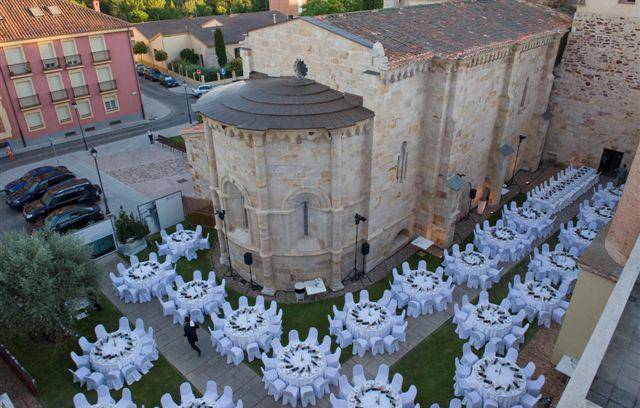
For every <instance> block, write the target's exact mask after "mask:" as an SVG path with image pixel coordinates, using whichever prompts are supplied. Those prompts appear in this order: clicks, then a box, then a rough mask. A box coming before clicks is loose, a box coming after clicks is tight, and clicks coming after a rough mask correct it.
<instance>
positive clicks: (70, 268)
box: [0, 232, 99, 338]
mask: <svg viewBox="0 0 640 408" xmlns="http://www.w3.org/2000/svg"><path fill="white" fill-rule="evenodd" d="M98 274H99V269H98V267H97V265H96V264H95V263H94V262H93V260H92V259H91V252H90V250H89V249H88V248H87V247H86V246H84V245H83V244H82V243H81V242H80V241H78V240H77V239H76V238H73V237H71V236H64V237H62V236H60V235H58V234H56V233H36V234H34V235H33V236H32V235H28V234H26V233H24V232H13V233H8V234H6V235H5V237H4V242H2V244H1V245H0V310H2V313H0V330H2V331H3V334H4V335H6V336H8V337H13V336H15V335H18V334H27V335H30V336H32V337H47V338H53V337H57V336H56V335H58V334H60V333H62V332H63V331H64V328H65V327H68V325H69V324H70V322H71V319H72V317H71V315H70V313H69V311H68V310H67V307H66V303H67V302H68V301H69V300H73V299H78V298H82V297H84V296H86V295H87V293H88V292H90V291H95V290H96V288H97V281H98Z"/></svg>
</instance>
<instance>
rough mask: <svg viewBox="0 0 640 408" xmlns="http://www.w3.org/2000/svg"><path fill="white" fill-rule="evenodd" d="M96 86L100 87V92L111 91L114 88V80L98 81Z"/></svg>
mask: <svg viewBox="0 0 640 408" xmlns="http://www.w3.org/2000/svg"><path fill="white" fill-rule="evenodd" d="M98 87H99V88H100V92H109V91H113V90H115V89H116V80H115V79H112V80H111V81H103V82H98Z"/></svg>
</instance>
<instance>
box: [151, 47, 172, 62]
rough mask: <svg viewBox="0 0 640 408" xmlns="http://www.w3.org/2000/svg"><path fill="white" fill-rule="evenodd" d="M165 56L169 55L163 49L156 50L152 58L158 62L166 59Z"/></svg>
mask: <svg viewBox="0 0 640 408" xmlns="http://www.w3.org/2000/svg"><path fill="white" fill-rule="evenodd" d="M167 58H169V55H168V54H167V53H166V52H165V51H163V50H156V51H155V53H154V55H153V59H155V60H156V61H158V62H162V61H166V60H167Z"/></svg>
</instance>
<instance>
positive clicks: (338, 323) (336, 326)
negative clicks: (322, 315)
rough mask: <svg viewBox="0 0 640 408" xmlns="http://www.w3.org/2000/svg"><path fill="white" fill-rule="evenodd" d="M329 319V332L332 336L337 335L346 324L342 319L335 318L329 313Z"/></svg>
mask: <svg viewBox="0 0 640 408" xmlns="http://www.w3.org/2000/svg"><path fill="white" fill-rule="evenodd" d="M327 319H328V320H329V334H330V335H331V336H335V335H337V334H338V333H340V332H341V331H342V327H343V326H344V322H343V321H342V320H340V319H333V318H331V315H327Z"/></svg>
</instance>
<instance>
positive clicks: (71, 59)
mask: <svg viewBox="0 0 640 408" xmlns="http://www.w3.org/2000/svg"><path fill="white" fill-rule="evenodd" d="M64 64H65V65H66V66H67V67H75V66H77V65H82V56H81V55H80V54H76V55H65V56H64Z"/></svg>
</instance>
